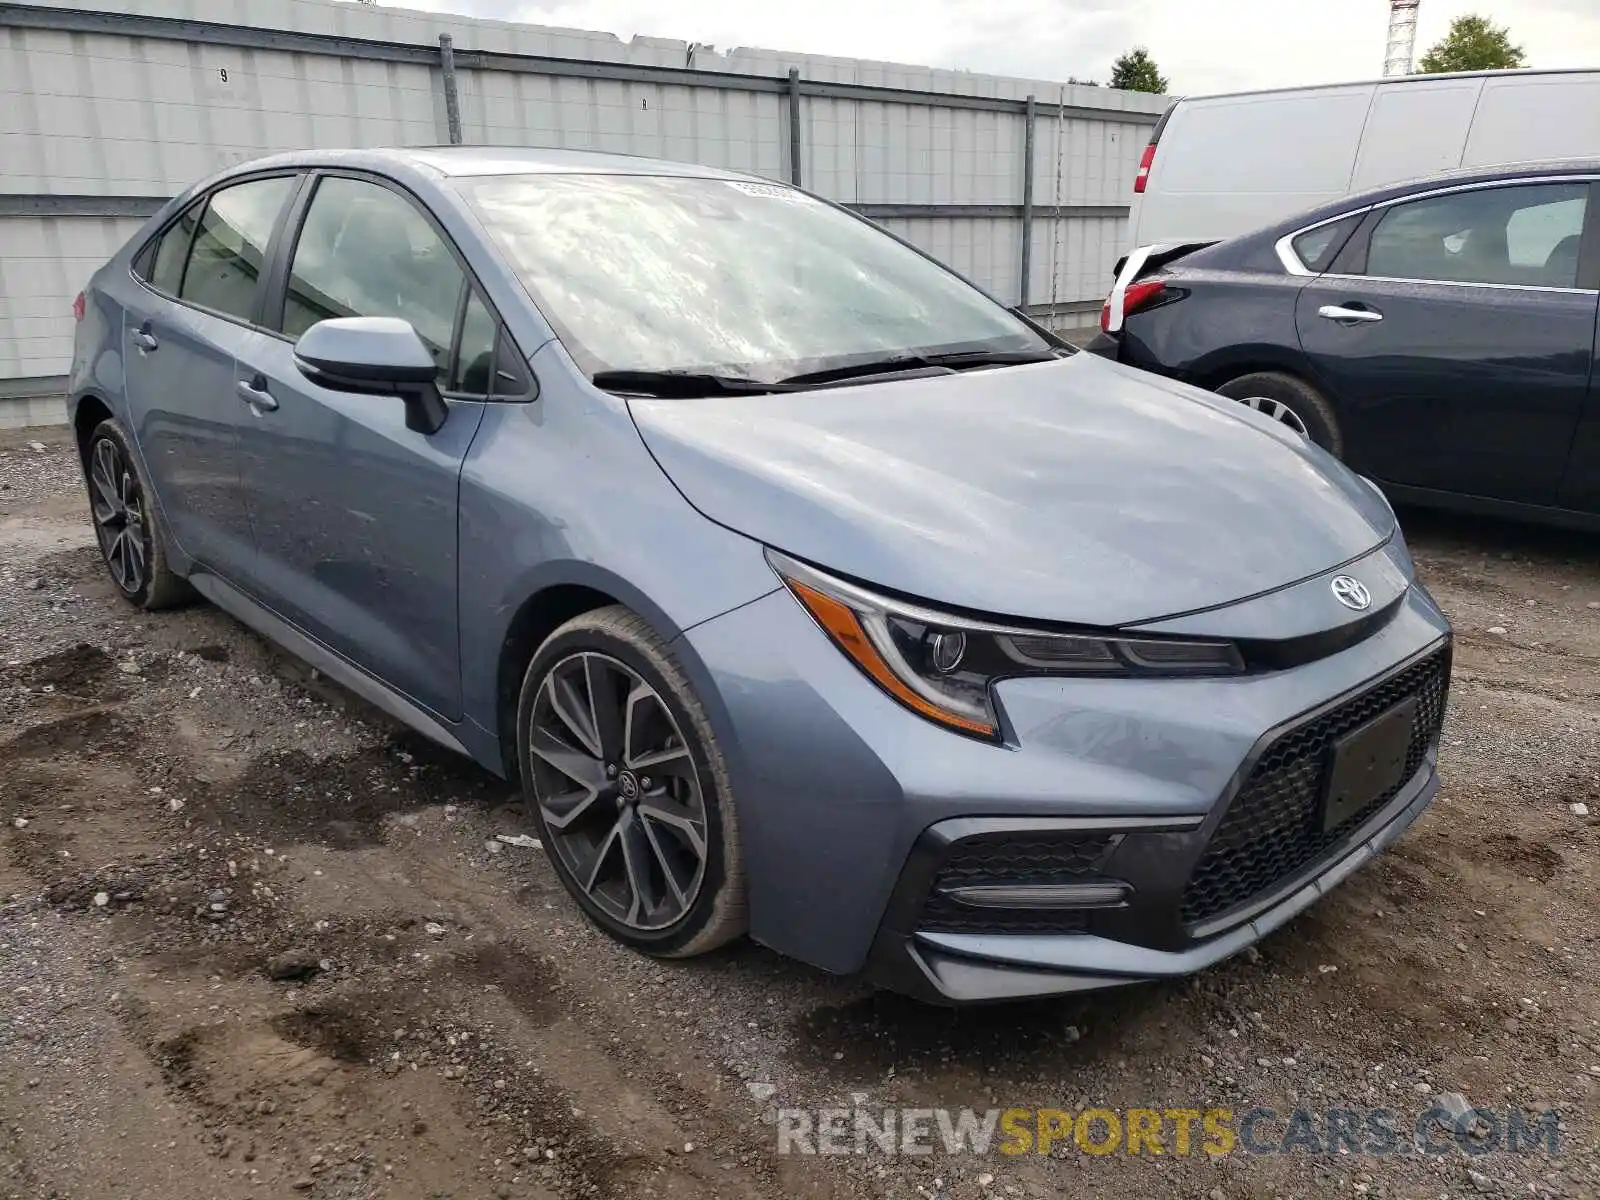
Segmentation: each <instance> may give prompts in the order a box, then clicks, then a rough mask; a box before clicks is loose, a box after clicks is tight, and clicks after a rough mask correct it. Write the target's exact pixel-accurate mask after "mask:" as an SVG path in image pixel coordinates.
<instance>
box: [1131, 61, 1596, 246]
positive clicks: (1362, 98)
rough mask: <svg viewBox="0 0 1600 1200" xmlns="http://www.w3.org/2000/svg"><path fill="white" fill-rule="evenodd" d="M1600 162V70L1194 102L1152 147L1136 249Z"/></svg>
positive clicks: (1137, 212) (1136, 216) (1165, 120)
mask: <svg viewBox="0 0 1600 1200" xmlns="http://www.w3.org/2000/svg"><path fill="white" fill-rule="evenodd" d="M1588 156H1600V71H1488V72H1479V73H1475V74H1462V75H1414V76H1409V77H1406V78H1403V79H1386V80H1382V81H1380V82H1377V83H1349V84H1338V85H1335V86H1331V87H1314V88H1294V89H1289V90H1285V91H1273V92H1242V93H1238V94H1235V95H1228V96H1196V97H1192V98H1185V99H1182V100H1178V101H1176V102H1175V103H1174V104H1173V105H1172V107H1171V108H1169V109H1168V110H1167V113H1166V115H1165V116H1164V117H1162V118H1161V122H1160V124H1158V125H1157V126H1156V130H1155V133H1154V134H1152V135H1151V139H1150V144H1149V145H1148V146H1147V147H1145V151H1144V158H1143V160H1142V161H1141V162H1140V165H1139V176H1138V179H1137V181H1136V182H1135V184H1134V191H1135V193H1137V195H1136V196H1135V198H1134V204H1133V209H1132V212H1131V214H1130V217H1129V230H1128V234H1129V242H1128V244H1129V245H1130V246H1147V245H1150V244H1152V243H1163V242H1207V241H1215V240H1217V239H1220V238H1226V237H1232V236H1234V235H1235V234H1240V233H1247V232H1249V231H1250V230H1252V229H1256V228H1259V227H1260V226H1262V225H1266V224H1270V223H1271V222H1273V221H1275V220H1278V219H1279V218H1281V217H1286V216H1289V215H1290V214H1292V213H1295V212H1297V211H1299V210H1301V209H1306V208H1313V207H1315V206H1317V205H1320V204H1324V203H1326V202H1328V201H1330V200H1337V199H1338V198H1339V197H1340V196H1345V195H1348V194H1350V193H1351V192H1358V191H1363V190H1365V189H1366V188H1370V187H1376V186H1379V185H1381V184H1385V183H1394V182H1397V181H1399V180H1403V179H1415V178H1418V177H1420V176H1424V175H1432V174H1435V173H1436V172H1439V171H1448V170H1452V169H1454V168H1456V167H1478V166H1493V165H1498V164H1501V163H1510V162H1526V161H1529V160H1533V159H1560V158H1580V157H1588Z"/></svg>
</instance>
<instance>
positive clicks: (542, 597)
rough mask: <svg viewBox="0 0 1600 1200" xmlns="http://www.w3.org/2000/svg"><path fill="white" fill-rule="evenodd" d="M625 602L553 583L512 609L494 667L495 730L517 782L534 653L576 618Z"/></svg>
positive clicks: (576, 585) (582, 586) (587, 589)
mask: <svg viewBox="0 0 1600 1200" xmlns="http://www.w3.org/2000/svg"><path fill="white" fill-rule="evenodd" d="M613 590H615V589H613ZM623 603H624V602H623V601H622V600H620V599H618V598H617V597H616V596H615V595H612V594H611V592H610V591H607V590H602V589H601V588H599V587H593V586H590V585H588V584H583V583H555V584H550V585H549V586H547V587H544V588H541V589H540V590H538V591H536V592H534V593H532V594H531V595H530V596H528V598H527V599H526V600H524V601H523V602H522V603H521V605H519V606H518V608H517V610H516V612H515V613H513V614H512V617H511V622H510V624H508V625H507V626H506V632H505V636H504V637H503V638H502V639H501V641H500V654H499V662H498V664H497V667H496V671H495V732H496V733H497V734H498V735H499V738H500V758H501V762H502V769H503V770H504V772H505V777H506V778H507V779H509V780H511V781H513V782H515V781H516V780H517V779H518V778H520V776H521V767H520V765H519V764H518V761H517V698H518V696H519V695H520V693H521V691H522V676H523V674H524V672H526V671H527V669H528V664H529V663H530V662H531V661H532V660H533V656H534V654H535V653H536V652H537V651H538V649H539V647H540V646H542V645H543V644H544V642H545V639H546V638H548V637H549V636H550V635H551V634H552V633H554V632H555V631H556V630H557V629H559V628H561V626H563V625H565V624H566V623H567V622H568V621H570V620H572V619H573V618H574V617H580V616H582V615H583V614H584V613H586V612H593V611H594V610H595V609H597V608H607V607H609V606H611V605H613V604H623ZM624 607H628V606H627V605H624Z"/></svg>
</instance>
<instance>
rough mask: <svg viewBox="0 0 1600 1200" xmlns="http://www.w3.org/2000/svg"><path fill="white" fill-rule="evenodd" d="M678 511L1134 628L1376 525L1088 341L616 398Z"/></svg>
mask: <svg viewBox="0 0 1600 1200" xmlns="http://www.w3.org/2000/svg"><path fill="white" fill-rule="evenodd" d="M628 405H629V408H630V410H631V411H632V413H633V417H634V421H635V423H636V424H637V425H638V428H639V431H640V433H641V435H642V436H643V438H644V440H645V443H646V444H647V445H648V446H649V448H650V450H651V452H652V453H653V454H654V455H655V458H656V461H657V462H659V463H660V464H661V467H662V469H663V470H665V471H666V473H667V475H668V476H669V477H670V478H671V479H672V481H673V483H674V484H675V485H676V486H677V487H678V489H679V490H680V491H681V492H682V493H683V495H684V496H685V497H686V498H687V499H688V501H689V502H690V503H691V504H693V505H694V506H695V507H696V508H697V509H699V511H700V512H702V513H704V514H705V515H706V516H707V517H709V518H711V519H712V520H713V521H716V522H718V523H720V524H722V525H725V526H727V527H728V528H730V529H734V530H737V531H738V532H739V533H742V534H745V535H747V536H749V537H752V538H755V539H757V540H759V541H762V542H764V543H766V544H767V545H770V546H773V547H775V548H777V549H780V550H783V551H784V552H786V553H788V554H791V555H794V556H795V557H797V558H802V559H805V560H807V561H809V562H812V563H814V564H816V565H818V566H821V567H824V568H826V569H829V570H832V571H835V572H837V573H840V574H843V575H848V576H853V577H854V578H856V579H858V580H860V581H863V582H866V583H871V584H876V585H878V586H879V587H882V588H887V589H890V590H893V591H896V592H900V593H903V594H905V595H907V596H911V597H915V598H918V599H922V600H926V601H931V602H935V603H938V604H941V605H945V606H949V607H957V608H963V609H970V610H973V611H976V612H981V613H986V614H993V615H996V616H1010V617H1016V618H1024V619H1032V620H1047V621H1062V622H1072V623H1081V624H1087V625H1097V626H1116V625H1130V624H1139V623H1142V622H1146V621H1151V620H1155V619H1157V618H1160V617H1166V616H1172V615H1176V614H1180V613H1189V612H1194V611H1196V610H1200V609H1206V608H1211V607H1214V606H1218V605H1224V604H1227V603H1230V602H1232V601H1236V600H1241V599H1244V598H1246V597H1250V596H1256V595H1260V594H1262V593H1265V592H1269V591H1273V590H1275V589H1277V588H1281V587H1285V586H1287V585H1289V584H1291V583H1295V582H1297V581H1299V580H1302V579H1305V578H1308V577H1310V576H1313V575H1316V574H1319V573H1321V572H1324V571H1327V570H1328V569H1329V568H1331V567H1335V566H1338V565H1339V564H1341V563H1345V562H1348V561H1350V560H1351V559H1354V558H1356V557H1358V556H1360V555H1362V554H1364V553H1366V552H1367V551H1369V550H1371V549H1372V548H1374V547H1375V546H1378V545H1380V544H1382V543H1383V542H1384V541H1386V540H1387V539H1388V538H1389V537H1390V535H1391V534H1392V532H1393V529H1394V517H1393V514H1392V513H1391V512H1390V510H1389V508H1388V505H1387V504H1386V503H1385V502H1384V501H1383V500H1382V499H1381V497H1379V496H1378V495H1377V493H1376V492H1375V491H1374V490H1373V489H1372V488H1370V486H1369V485H1367V484H1366V483H1364V482H1363V481H1362V480H1361V479H1360V478H1359V477H1357V476H1356V475H1354V474H1352V473H1351V472H1349V471H1347V470H1346V469H1345V468H1344V467H1342V466H1340V465H1339V464H1338V463H1337V462H1336V461H1335V460H1334V459H1332V458H1331V457H1329V456H1328V455H1326V454H1324V453H1323V452H1322V451H1321V450H1318V449H1317V448H1316V447H1314V446H1310V445H1308V444H1305V443H1303V442H1301V441H1300V440H1299V439H1297V438H1295V437H1294V435H1293V434H1290V433H1289V432H1288V431H1287V430H1285V429H1283V427H1282V426H1277V425H1273V424H1272V423H1271V422H1269V421H1267V419H1266V418H1264V417H1261V416H1260V415H1259V414H1256V413H1254V412H1253V411H1251V410H1249V409H1246V408H1245V407H1244V406H1242V405H1240V404H1238V403H1236V402H1234V401H1231V400H1225V399H1222V398H1220V397H1217V396H1213V395H1212V394H1211V393H1209V392H1202V391H1199V390H1198V389H1195V388H1191V387H1188V386H1186V385H1183V384H1177V383H1173V382H1171V381H1169V380H1165V379H1162V378H1160V377H1158V376H1154V375H1149V374H1146V373H1144V372H1142V371H1136V370H1133V369H1131V368H1128V367H1123V366H1119V365H1117V364H1114V363H1109V362H1106V361H1105V360H1103V359H1100V358H1097V357H1095V356H1093V355H1089V354H1077V355H1074V356H1072V357H1071V358H1068V359H1063V360H1059V361H1055V362H1050V363H1041V364H1037V365H1027V366H1017V367H1007V368H1002V369H993V370H975V371H967V372H964V373H961V374H955V375H943V376H934V377H924V378H916V379H900V380H894V381H884V382H878V383H870V384H863V385H855V386H850V387H840V388H827V389H822V390H816V391H805V392H792V393H776V394H772V395H744V396H716V397H709V398H704V399H689V400H684V399H632V400H630V401H629V402H628Z"/></svg>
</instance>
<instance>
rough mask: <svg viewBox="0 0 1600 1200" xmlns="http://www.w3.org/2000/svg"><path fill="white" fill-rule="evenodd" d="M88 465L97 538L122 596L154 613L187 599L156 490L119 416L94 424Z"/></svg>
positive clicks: (85, 456) (188, 593)
mask: <svg viewBox="0 0 1600 1200" xmlns="http://www.w3.org/2000/svg"><path fill="white" fill-rule="evenodd" d="M84 463H85V470H84V474H85V476H86V477H87V482H88V485H89V510H90V513H91V515H92V516H93V517H94V533H95V538H96V540H98V541H99V543H100V555H101V557H102V558H104V559H105V563H106V569H107V570H108V571H109V572H110V573H111V582H112V583H114V584H116V585H117V590H118V591H119V592H121V593H122V596H123V598H124V599H125V600H127V601H128V602H129V603H131V604H134V605H137V606H138V607H139V608H142V609H145V610H146V611H150V612H154V611H155V610H157V609H161V608H171V607H172V606H173V605H175V604H181V603H182V602H183V601H185V600H187V599H189V598H190V597H191V596H192V595H193V593H192V592H191V590H190V588H189V585H188V583H187V582H186V581H185V580H184V579H183V578H181V577H180V576H178V575H176V574H174V573H173V571H172V569H171V568H170V567H169V566H168V565H167V554H166V549H165V540H164V535H165V531H164V530H163V529H162V528H161V516H160V513H159V512H158V511H157V508H156V505H155V503H154V500H153V495H154V493H153V492H152V491H151V489H150V486H149V481H148V480H146V478H145V476H144V473H143V471H142V470H141V469H140V467H139V461H138V459H137V458H136V457H135V456H134V454H133V451H132V449H131V448H130V445H129V442H128V435H127V433H126V432H125V431H124V430H123V428H122V426H121V425H119V424H117V422H116V421H115V420H107V421H101V422H100V424H98V425H96V426H95V427H94V430H93V431H92V432H91V433H90V434H89V445H88V447H87V449H86V451H85V455H84Z"/></svg>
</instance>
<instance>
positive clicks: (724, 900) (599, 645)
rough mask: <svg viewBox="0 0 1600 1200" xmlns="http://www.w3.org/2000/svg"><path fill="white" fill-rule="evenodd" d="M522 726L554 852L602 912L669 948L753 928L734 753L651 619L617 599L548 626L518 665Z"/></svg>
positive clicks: (686, 950)
mask: <svg viewBox="0 0 1600 1200" xmlns="http://www.w3.org/2000/svg"><path fill="white" fill-rule="evenodd" d="M641 685H642V687H643V690H642V691H641ZM647 693H648V694H647ZM619 704H620V707H619ZM607 714H609V715H607ZM516 728H517V763H518V766H519V768H520V773H521V776H522V791H523V796H524V797H525V799H526V800H527V803H528V807H529V809H530V810H531V811H532V813H533V819H534V822H535V824H536V825H537V827H538V832H539V835H540V838H541V839H542V841H543V842H544V847H545V852H546V855H547V856H548V857H549V859H550V862H551V865H552V866H553V867H554V868H555V871H556V874H557V876H558V877H559V878H560V880H561V883H562V885H563V886H564V887H565V888H566V889H567V891H568V892H569V893H570V894H571V895H572V898H573V899H574V900H576V901H577V902H578V906H579V907H580V908H582V909H583V911H584V914H585V915H586V916H588V918H589V919H590V920H591V921H592V922H594V924H596V925H597V926H599V927H600V928H601V929H602V930H604V931H605V932H606V933H608V934H609V935H611V937H613V938H615V939H616V940H617V941H619V942H621V943H623V944H624V945H626V946H631V947H633V948H634V949H636V950H641V951H643V952H645V953H647V954H652V955H656V956H658V957H663V958H688V957H691V956H693V955H697V954H704V953H705V952H707V951H709V950H714V949H715V948H717V947H718V946H721V945H723V944H725V943H727V942H730V941H732V940H733V939H734V938H737V937H739V936H740V935H742V934H743V933H744V931H745V928H746V921H747V917H746V905H745V885H744V863H743V859H742V857H741V855H740V849H739V823H738V817H737V813H736V811H735V807H734V803H733V797H732V792H731V789H730V786H729V782H728V771H727V766H726V764H725V763H724V761H723V758H722V754H721V752H720V751H719V750H718V748H717V744H716V739H715V736H714V735H713V733H712V731H711V723H710V721H709V720H708V719H707V718H706V713H705V709H704V707H702V705H701V704H700V701H699V700H698V699H697V698H696V697H695V694H694V690H693V688H692V687H691V686H690V684H689V681H688V679H687V678H686V677H685V676H684V674H683V670H682V668H680V667H679V665H678V663H677V661H676V660H675V659H674V658H673V656H672V652H671V651H670V650H669V649H668V648H667V645H666V643H665V642H663V641H662V640H661V639H660V638H659V637H657V636H656V635H655V633H654V632H653V631H652V630H651V629H650V627H649V626H648V625H647V624H646V623H645V622H644V620H642V619H641V618H640V617H639V616H637V615H636V614H634V613H633V612H630V611H629V610H628V609H626V608H623V607H621V606H620V605H618V606H613V607H610V608H602V609H597V610H595V611H593V612H589V613H584V614H583V615H581V616H578V617H575V618H573V619H572V620H570V621H568V622H567V623H566V624H565V625H563V626H561V627H560V628H559V629H557V630H556V631H555V632H554V633H553V634H551V635H550V636H549V637H548V638H547V639H546V640H545V642H544V644H543V645H542V646H540V647H539V649H538V651H537V652H536V653H535V654H534V656H533V660H532V661H531V662H530V663H529V664H528V669H527V672H526V673H525V674H524V676H523V680H522V691H521V695H520V697H519V699H518V702H517V726H516ZM630 738H631V742H632V744H631V745H629V744H625V743H627V742H628V741H629V740H630ZM536 741H537V744H538V746H539V747H541V748H542V751H536V750H535V748H534V747H535V743H536ZM596 751H599V753H596ZM557 761H559V762H560V763H561V764H562V766H560V767H558V766H556V765H555V763H556V762H557ZM608 768H609V770H608ZM652 772H653V773H652ZM697 844H698V848H699V849H698V857H697V850H696V846H697ZM630 848H631V849H630Z"/></svg>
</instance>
